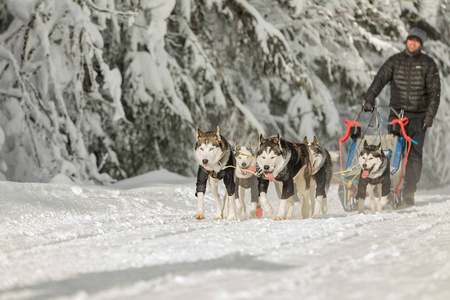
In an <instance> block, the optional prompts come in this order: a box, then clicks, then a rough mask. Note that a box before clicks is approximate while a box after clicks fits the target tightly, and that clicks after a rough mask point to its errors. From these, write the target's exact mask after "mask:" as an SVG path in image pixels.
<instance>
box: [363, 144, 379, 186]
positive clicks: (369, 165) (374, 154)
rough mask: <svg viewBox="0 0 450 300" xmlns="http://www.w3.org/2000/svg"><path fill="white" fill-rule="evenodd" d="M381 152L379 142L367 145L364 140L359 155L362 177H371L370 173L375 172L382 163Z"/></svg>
mask: <svg viewBox="0 0 450 300" xmlns="http://www.w3.org/2000/svg"><path fill="white" fill-rule="evenodd" d="M383 156H384V154H383V152H382V151H381V143H380V144H378V146H376V145H369V144H367V141H364V148H363V150H362V151H361V154H360V155H359V165H360V166H361V170H362V173H361V176H362V178H367V177H370V178H371V176H370V175H371V173H377V171H378V170H379V169H380V167H381V165H382V164H383Z"/></svg>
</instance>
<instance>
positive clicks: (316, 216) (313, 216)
mask: <svg viewBox="0 0 450 300" xmlns="http://www.w3.org/2000/svg"><path fill="white" fill-rule="evenodd" d="M318 217H319V214H313V215H312V216H311V218H318Z"/></svg>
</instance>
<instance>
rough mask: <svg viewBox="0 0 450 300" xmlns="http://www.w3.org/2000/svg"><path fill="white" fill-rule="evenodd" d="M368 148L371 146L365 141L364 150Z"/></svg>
mask: <svg viewBox="0 0 450 300" xmlns="http://www.w3.org/2000/svg"><path fill="white" fill-rule="evenodd" d="M367 147H369V144H367V141H366V140H364V148H367Z"/></svg>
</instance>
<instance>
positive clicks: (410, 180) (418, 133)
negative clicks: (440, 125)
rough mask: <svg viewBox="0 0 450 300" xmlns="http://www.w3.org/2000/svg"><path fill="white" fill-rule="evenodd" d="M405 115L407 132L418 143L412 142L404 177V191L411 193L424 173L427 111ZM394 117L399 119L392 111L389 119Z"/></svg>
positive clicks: (406, 113)
mask: <svg viewBox="0 0 450 300" xmlns="http://www.w3.org/2000/svg"><path fill="white" fill-rule="evenodd" d="M404 116H405V117H407V118H408V120H409V122H408V124H406V126H405V131H406V134H407V135H408V136H409V137H411V139H413V140H414V141H416V142H417V145H416V144H415V143H412V144H411V150H410V152H409V156H408V161H407V163H406V170H405V177H404V181H405V183H404V184H405V185H404V186H405V189H404V193H405V194H411V193H414V192H415V191H416V189H417V183H418V182H419V180H420V174H421V173H422V156H423V145H424V142H425V133H426V129H424V128H423V121H424V119H425V113H413V112H405V115H404ZM393 119H397V116H395V115H394V114H392V113H391V115H390V116H389V121H392V120H393Z"/></svg>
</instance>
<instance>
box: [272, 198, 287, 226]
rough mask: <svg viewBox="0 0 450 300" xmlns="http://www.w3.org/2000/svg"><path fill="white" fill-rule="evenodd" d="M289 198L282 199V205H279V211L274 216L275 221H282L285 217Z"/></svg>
mask: <svg viewBox="0 0 450 300" xmlns="http://www.w3.org/2000/svg"><path fill="white" fill-rule="evenodd" d="M287 202H288V200H287V199H280V205H279V206H278V213H277V215H276V216H275V218H273V220H274V221H280V220H283V219H284V216H285V214H286V206H287Z"/></svg>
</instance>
